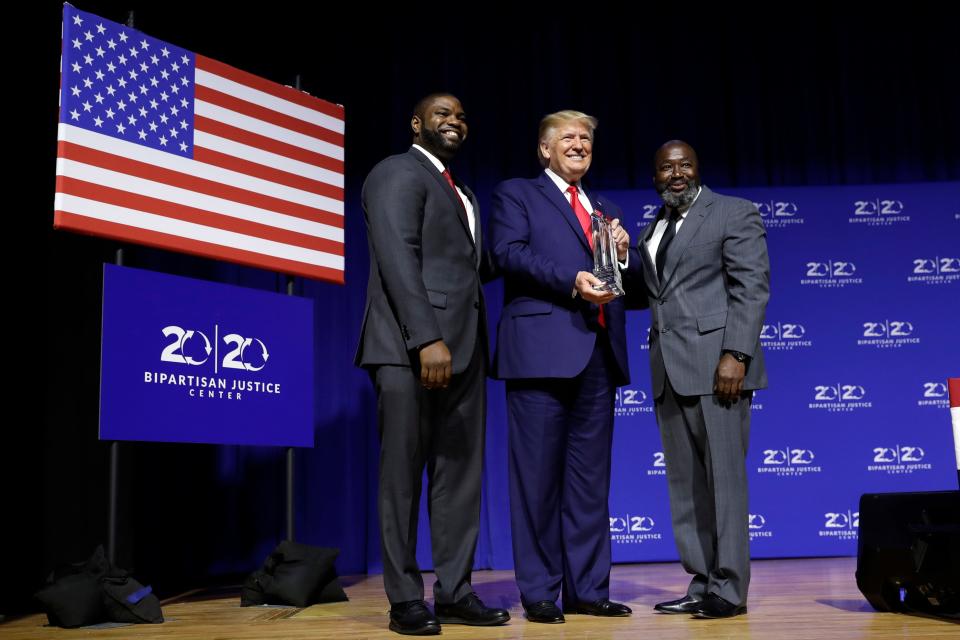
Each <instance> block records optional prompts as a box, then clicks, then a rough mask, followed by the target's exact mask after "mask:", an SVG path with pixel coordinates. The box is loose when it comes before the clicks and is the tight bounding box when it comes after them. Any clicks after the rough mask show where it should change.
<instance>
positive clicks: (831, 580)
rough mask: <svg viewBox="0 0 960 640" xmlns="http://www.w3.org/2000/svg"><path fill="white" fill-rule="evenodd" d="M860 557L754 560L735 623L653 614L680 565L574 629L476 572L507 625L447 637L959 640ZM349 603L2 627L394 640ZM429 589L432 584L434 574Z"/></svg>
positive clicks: (622, 592) (4, 627)
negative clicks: (535, 614) (879, 585)
mask: <svg viewBox="0 0 960 640" xmlns="http://www.w3.org/2000/svg"><path fill="white" fill-rule="evenodd" d="M855 566H856V560H855V559H853V558H814V559H801V560H755V561H754V562H753V582H752V584H751V588H750V602H749V610H750V611H749V613H748V614H747V615H745V616H739V617H737V618H731V619H729V620H698V619H694V618H691V617H688V616H671V615H661V614H656V613H654V612H653V610H652V607H653V605H654V604H655V603H657V602H660V601H662V600H669V599H672V598H675V597H679V595H681V594H682V593H683V591H684V589H685V587H686V584H687V580H686V574H684V573H683V570H682V569H681V568H680V566H679V565H678V564H676V563H670V564H638V565H618V566H615V567H614V569H613V575H612V577H611V588H610V591H611V597H612V598H613V599H614V600H618V601H622V602H626V603H628V604H629V605H630V606H631V607H633V611H634V612H633V616H631V617H629V618H609V619H604V618H596V617H593V616H581V615H573V616H568V617H567V622H566V624H561V625H545V624H533V623H529V622H527V621H526V619H525V618H524V617H523V611H522V609H521V608H520V602H519V594H518V592H517V588H516V585H515V584H514V582H513V573H512V572H510V571H477V572H475V573H474V588H475V589H476V591H477V592H478V593H479V594H480V596H481V597H482V598H483V599H484V601H485V602H486V603H487V604H488V605H491V606H499V607H505V608H508V609H510V613H511V615H512V616H513V619H512V620H511V621H510V622H509V623H508V624H507V625H505V626H502V627H489V628H483V627H466V626H459V625H445V626H444V627H443V635H442V637H445V638H451V639H452V638H464V639H466V638H557V639H563V638H590V639H591V640H602V639H604V638H624V639H627V638H630V639H634V638H641V639H642V638H651V639H652V638H656V639H657V640H673V639H678V640H679V639H685V638H711V639H722V638H745V639H750V638H778V639H779V638H784V639H791V638H814V639H817V640H828V639H829V640H843V639H846V638H864V639H867V638H869V639H870V640H883V639H885V638H937V639H938V640H947V639H950V638H952V639H956V640H960V625H957V624H954V623H951V622H946V621H943V620H936V619H930V618H923V617H917V616H907V615H901V614H895V613H877V612H875V611H874V610H873V609H872V608H870V606H869V605H868V604H867V602H866V600H864V599H863V596H862V595H861V594H860V592H859V591H858V590H857V585H856V582H855V580H854V569H855ZM342 582H343V583H344V586H345V589H346V592H347V595H348V596H349V597H350V602H342V603H334V604H322V605H315V606H313V607H309V608H307V609H295V608H283V607H248V608H241V607H240V606H239V604H240V599H239V596H233V597H217V598H208V599H197V598H179V599H173V600H172V601H168V602H166V603H165V604H164V606H163V613H164V616H165V617H166V618H167V620H168V621H167V622H165V623H164V624H161V625H134V626H126V627H120V628H112V629H95V628H86V629H58V628H51V627H46V626H44V625H45V624H46V617H45V616H42V615H33V616H27V617H21V618H18V619H14V620H9V621H7V622H6V623H4V624H0V638H2V639H3V640H27V639H30V640H38V639H39V640H42V639H45V638H84V639H86V638H106V639H111V640H119V639H121V638H123V639H126V638H166V639H169V640H187V639H190V640H192V639H197V640H210V639H214V638H216V639H221V638H222V639H227V638H244V639H256V640H261V639H273V638H276V639H278V640H280V639H303V640H306V639H317V638H336V639H337V640H354V639H359V638H390V639H392V640H396V639H397V638H400V637H401V636H399V635H397V634H395V633H392V632H390V631H388V630H387V611H388V609H389V605H388V604H387V600H386V597H385V596H384V594H383V583H382V580H381V578H380V576H356V577H348V578H343V579H342ZM426 582H427V584H428V593H429V592H430V591H429V585H430V584H432V582H433V580H432V574H427V576H426Z"/></svg>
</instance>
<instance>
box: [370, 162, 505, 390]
mask: <svg viewBox="0 0 960 640" xmlns="http://www.w3.org/2000/svg"><path fill="white" fill-rule="evenodd" d="M457 186H458V187H460V188H461V189H462V190H463V192H464V193H465V194H467V196H468V197H469V198H470V201H471V202H472V203H473V210H474V212H475V214H476V216H475V219H476V227H477V229H476V241H474V240H473V238H472V237H471V235H470V230H469V228H468V226H467V218H466V212H465V211H464V209H463V205H462V204H461V202H460V200H459V197H458V196H457V195H456V194H455V193H454V191H453V189H451V188H450V185H449V184H448V183H447V182H446V179H445V178H444V177H443V176H442V175H440V173H439V172H438V171H437V169H436V167H434V166H433V165H432V164H431V163H430V161H429V160H428V159H427V157H426V156H424V155H423V154H422V153H420V152H419V151H417V150H416V149H412V148H411V149H410V150H409V151H408V152H407V153H402V154H399V155H395V156H390V157H389V158H386V159H385V160H383V161H381V162H380V163H379V164H377V166H375V167H374V168H373V170H371V171H370V175H368V176H367V179H366V181H365V182H364V184H363V194H362V200H363V212H364V217H365V219H366V222H367V238H368V240H369V245H370V278H369V280H368V282H367V302H366V309H365V310H364V317H363V328H362V329H361V330H360V344H359V346H358V347H357V354H356V357H355V358H354V364H356V365H358V366H363V367H372V366H377V365H384V364H387V365H405V366H414V367H417V366H419V359H418V358H417V357H416V349H417V347H419V346H421V345H423V344H426V343H428V342H433V341H435V340H438V339H441V338H442V339H443V340H444V342H445V343H446V345H447V347H448V348H449V349H450V353H451V355H452V358H453V373H462V372H463V370H464V369H466V367H467V365H468V364H469V363H470V358H471V356H472V355H473V350H474V345H475V344H476V340H478V339H479V340H482V341H483V344H482V347H483V352H484V354H485V355H486V354H487V348H486V345H487V340H486V326H487V323H486V308H485V306H484V301H483V289H482V287H481V282H480V274H479V271H480V268H481V259H480V257H481V256H482V255H483V254H482V252H481V248H480V244H481V237H480V208H479V206H478V204H477V200H476V198H475V197H474V195H473V193H472V192H471V191H470V190H469V189H467V187H466V186H465V185H463V184H460V183H459V182H458V183H457ZM483 266H484V268H486V264H484V265H483Z"/></svg>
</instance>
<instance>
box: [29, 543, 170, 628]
mask: <svg viewBox="0 0 960 640" xmlns="http://www.w3.org/2000/svg"><path fill="white" fill-rule="evenodd" d="M151 591H152V590H151V588H150V587H144V586H143V585H142V584H140V583H139V582H137V581H136V580H134V579H133V578H131V577H130V576H129V575H128V574H127V572H126V571H124V570H123V569H119V568H117V567H114V566H112V565H111V564H110V562H109V561H108V560H107V558H106V555H105V554H104V552H103V546H99V547H97V548H96V550H95V551H94V552H93V555H92V556H91V557H90V559H89V560H87V561H86V562H77V563H75V564H68V565H64V566H62V567H58V568H57V569H55V570H54V571H53V572H52V573H51V574H50V576H49V577H48V578H47V586H46V587H44V588H43V589H41V590H40V591H38V592H37V593H36V596H35V597H36V598H37V600H39V601H40V602H41V604H43V608H44V611H46V613H47V620H48V621H49V622H50V624H51V625H54V626H57V627H67V628H73V627H83V626H87V625H91V624H98V623H101V622H132V623H143V622H149V623H160V622H163V614H162V612H161V611H160V601H159V600H158V599H157V597H156V596H155V595H153V593H151Z"/></svg>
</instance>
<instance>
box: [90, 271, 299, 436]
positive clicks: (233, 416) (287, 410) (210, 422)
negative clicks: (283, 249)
mask: <svg viewBox="0 0 960 640" xmlns="http://www.w3.org/2000/svg"><path fill="white" fill-rule="evenodd" d="M313 364H314V360H313V301H312V300H306V299H303V298H295V297H292V296H284V295H279V294H275V293H268V292H264V291H257V290H252V289H246V288H242V287H235V286H229V285H222V284H215V283H211V282H205V281H200V280H193V279H190V278H182V277H175V276H169V275H165V274H160V273H155V272H151V271H142V270H139V269H129V268H125V267H118V266H114V265H104V272H103V333H102V343H101V378H100V439H101V440H142V441H153V442H194V443H209V444H247V445H275V446H301V447H310V446H313V390H314V386H313V382H314V372H313Z"/></svg>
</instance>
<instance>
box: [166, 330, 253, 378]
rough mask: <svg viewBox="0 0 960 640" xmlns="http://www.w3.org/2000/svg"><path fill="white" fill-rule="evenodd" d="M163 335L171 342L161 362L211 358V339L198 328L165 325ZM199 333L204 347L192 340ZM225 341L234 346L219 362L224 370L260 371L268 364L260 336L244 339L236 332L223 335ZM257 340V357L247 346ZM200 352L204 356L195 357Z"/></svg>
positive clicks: (195, 361)
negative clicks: (186, 328)
mask: <svg viewBox="0 0 960 640" xmlns="http://www.w3.org/2000/svg"><path fill="white" fill-rule="evenodd" d="M163 335H164V337H166V338H172V341H171V342H170V344H168V345H167V346H166V347H165V348H164V349H163V352H162V353H161V354H160V361H161V362H172V363H175V364H186V365H191V366H200V365H202V364H204V363H206V362H207V360H209V359H210V354H211V353H212V352H213V346H212V345H211V344H210V339H209V338H208V337H207V335H206V334H205V333H204V332H202V331H200V330H199V329H188V330H184V329H183V328H181V327H178V326H176V325H170V326H168V327H164V328H163ZM197 336H199V337H200V338H202V339H203V346H202V347H196V346H194V344H193V341H195V340H197V339H198V338H197ZM223 342H224V343H225V344H227V345H233V346H234V349H233V350H232V351H229V352H228V353H227V354H226V355H225V356H223V360H221V362H220V366H221V367H223V368H224V369H240V370H242V371H260V370H261V369H263V368H264V367H265V366H267V360H268V359H269V358H270V353H269V352H268V351H267V345H265V344H263V341H262V340H260V339H259V338H244V337H243V336H241V335H239V334H237V333H229V334H227V335H225V336H223ZM254 342H256V343H257V345H259V354H258V355H259V357H258V358H253V357H250V354H249V353H248V348H249V347H251V346H253V343H254ZM201 354H202V358H200V359H198V358H197V357H194V355H197V356H198V357H199V356H200V355H201ZM248 360H250V361H248ZM257 361H260V364H259V365H257V364H255V363H256V362H257Z"/></svg>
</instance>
